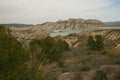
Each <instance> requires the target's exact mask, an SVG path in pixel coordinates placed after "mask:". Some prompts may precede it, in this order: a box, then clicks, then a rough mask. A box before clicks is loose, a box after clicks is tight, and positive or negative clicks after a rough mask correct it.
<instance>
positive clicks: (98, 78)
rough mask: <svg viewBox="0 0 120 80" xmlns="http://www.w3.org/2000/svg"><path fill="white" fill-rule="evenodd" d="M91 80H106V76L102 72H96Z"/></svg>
mask: <svg viewBox="0 0 120 80" xmlns="http://www.w3.org/2000/svg"><path fill="white" fill-rule="evenodd" d="M92 80H107V77H106V74H105V73H104V72H103V71H99V70H98V71H96V72H95V74H94V76H93V78H92Z"/></svg>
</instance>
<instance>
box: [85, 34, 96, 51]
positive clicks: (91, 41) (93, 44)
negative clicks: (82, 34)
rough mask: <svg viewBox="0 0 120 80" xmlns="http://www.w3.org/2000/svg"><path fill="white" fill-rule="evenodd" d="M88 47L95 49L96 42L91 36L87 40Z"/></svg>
mask: <svg viewBox="0 0 120 80" xmlns="http://www.w3.org/2000/svg"><path fill="white" fill-rule="evenodd" d="M87 45H88V46H89V48H90V49H91V50H94V49H95V41H94V40H93V36H89V37H88V40H87Z"/></svg>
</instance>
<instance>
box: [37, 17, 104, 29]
mask: <svg viewBox="0 0 120 80" xmlns="http://www.w3.org/2000/svg"><path fill="white" fill-rule="evenodd" d="M38 26H41V27H44V28H47V29H79V28H87V27H89V28H90V27H105V26H106V25H105V24H104V23H103V22H101V21H99V20H94V19H89V20H84V19H68V20H59V21H58V22H46V23H43V24H38Z"/></svg>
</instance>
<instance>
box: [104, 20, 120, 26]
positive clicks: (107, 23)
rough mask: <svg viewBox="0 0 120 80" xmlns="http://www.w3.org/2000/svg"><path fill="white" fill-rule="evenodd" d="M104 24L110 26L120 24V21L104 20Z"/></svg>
mask: <svg viewBox="0 0 120 80" xmlns="http://www.w3.org/2000/svg"><path fill="white" fill-rule="evenodd" d="M104 23H105V24H106V25H110V26H120V21H115V22H104Z"/></svg>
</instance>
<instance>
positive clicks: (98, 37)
mask: <svg viewBox="0 0 120 80" xmlns="http://www.w3.org/2000/svg"><path fill="white" fill-rule="evenodd" d="M95 39H96V41H95V47H96V50H101V49H103V48H104V43H103V38H102V36H101V35H96V36H95Z"/></svg>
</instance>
